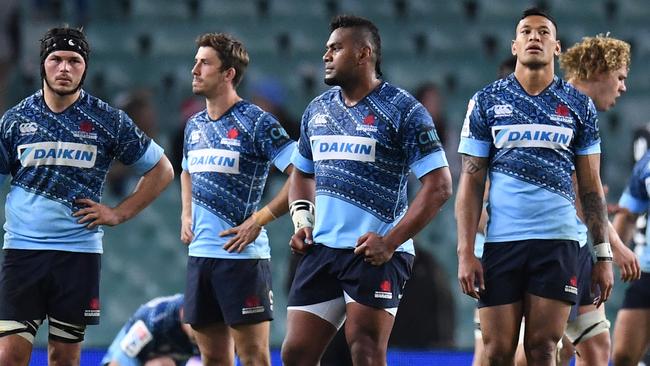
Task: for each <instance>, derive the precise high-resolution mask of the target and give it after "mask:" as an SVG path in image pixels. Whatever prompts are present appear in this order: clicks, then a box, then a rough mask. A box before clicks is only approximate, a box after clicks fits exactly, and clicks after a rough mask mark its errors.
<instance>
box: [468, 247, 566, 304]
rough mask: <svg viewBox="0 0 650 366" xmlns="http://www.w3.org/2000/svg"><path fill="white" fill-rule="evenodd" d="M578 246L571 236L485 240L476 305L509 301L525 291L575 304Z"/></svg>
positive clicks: (507, 302) (513, 300)
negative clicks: (509, 240)
mask: <svg viewBox="0 0 650 366" xmlns="http://www.w3.org/2000/svg"><path fill="white" fill-rule="evenodd" d="M578 250H579V246H578V242H576V241H571V240H520V241H511V242H503V243H485V248H484V251H483V257H482V258H481V263H482V264H483V275H484V280H485V291H483V292H481V293H480V295H481V298H480V300H479V303H478V307H479V308H481V307H485V306H497V305H505V304H512V303H514V302H517V301H521V300H523V298H524V294H525V293H530V294H532V295H536V296H539V297H544V298H549V299H556V300H561V301H566V302H568V303H570V304H575V303H576V301H577V297H578V296H577V294H578V278H577V275H576V274H577V269H578Z"/></svg>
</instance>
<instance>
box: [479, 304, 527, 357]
mask: <svg viewBox="0 0 650 366" xmlns="http://www.w3.org/2000/svg"><path fill="white" fill-rule="evenodd" d="M522 314H523V307H522V303H521V302H520V301H519V302H515V303H511V304H505V305H496V306H484V307H482V308H480V309H479V319H480V321H481V334H482V337H483V344H484V346H485V352H486V353H490V354H492V353H507V354H512V355H514V352H515V349H516V347H517V340H518V338H519V328H520V326H521V317H522Z"/></svg>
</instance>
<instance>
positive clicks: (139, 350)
mask: <svg viewBox="0 0 650 366" xmlns="http://www.w3.org/2000/svg"><path fill="white" fill-rule="evenodd" d="M183 302H184V296H183V295H182V294H176V295H174V296H165V297H157V298H155V299H152V300H150V301H149V302H147V303H146V304H144V305H142V306H140V307H139V308H138V310H136V312H135V313H134V314H133V316H131V318H130V319H129V320H128V322H127V323H126V324H125V325H124V327H123V332H121V333H120V336H121V339H118V341H119V342H120V348H121V350H122V352H124V353H126V354H127V355H131V356H132V358H136V359H138V360H139V361H140V362H141V363H142V364H145V363H146V361H148V360H151V359H154V358H157V357H161V356H167V357H171V358H173V359H174V360H176V361H187V360H188V359H189V358H190V357H192V356H195V355H199V354H200V353H199V350H198V347H197V346H196V344H194V343H193V342H192V341H190V338H189V337H188V336H187V333H185V331H183V329H182V328H181V324H182V323H183V319H181V314H180V310H181V308H182V307H183ZM136 323H137V324H136ZM142 326H144V327H146V328H143V327H142ZM118 338H120V337H118ZM109 353H110V351H109ZM117 359H119V358H117ZM107 361H109V360H107Z"/></svg>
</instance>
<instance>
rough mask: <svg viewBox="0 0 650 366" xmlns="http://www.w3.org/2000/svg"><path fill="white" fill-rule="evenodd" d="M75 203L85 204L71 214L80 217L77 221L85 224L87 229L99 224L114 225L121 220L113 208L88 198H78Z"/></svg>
mask: <svg viewBox="0 0 650 366" xmlns="http://www.w3.org/2000/svg"><path fill="white" fill-rule="evenodd" d="M75 203H77V204H80V205H85V206H86V207H84V208H82V209H80V210H78V211H76V212H74V213H73V214H72V216H74V217H81V218H80V219H79V220H78V221H77V222H78V223H80V224H86V228H87V229H94V228H96V227H97V226H99V225H108V226H115V225H118V224H120V223H121V222H122V220H121V219H120V216H119V215H118V213H117V211H116V209H114V208H111V207H108V206H106V205H103V204H101V203H98V202H95V201H93V200H91V199H88V198H80V199H78V200H75Z"/></svg>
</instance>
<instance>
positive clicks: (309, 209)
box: [289, 200, 315, 232]
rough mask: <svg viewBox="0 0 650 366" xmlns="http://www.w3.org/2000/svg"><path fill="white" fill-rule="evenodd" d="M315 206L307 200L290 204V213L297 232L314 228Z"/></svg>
mask: <svg viewBox="0 0 650 366" xmlns="http://www.w3.org/2000/svg"><path fill="white" fill-rule="evenodd" d="M314 211H315V210H314V204H313V203H311V202H310V201H307V200H295V201H293V202H291V203H290V204H289V213H290V214H291V220H292V221H293V227H294V229H295V231H296V232H297V231H298V230H300V229H302V228H303V227H314Z"/></svg>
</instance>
